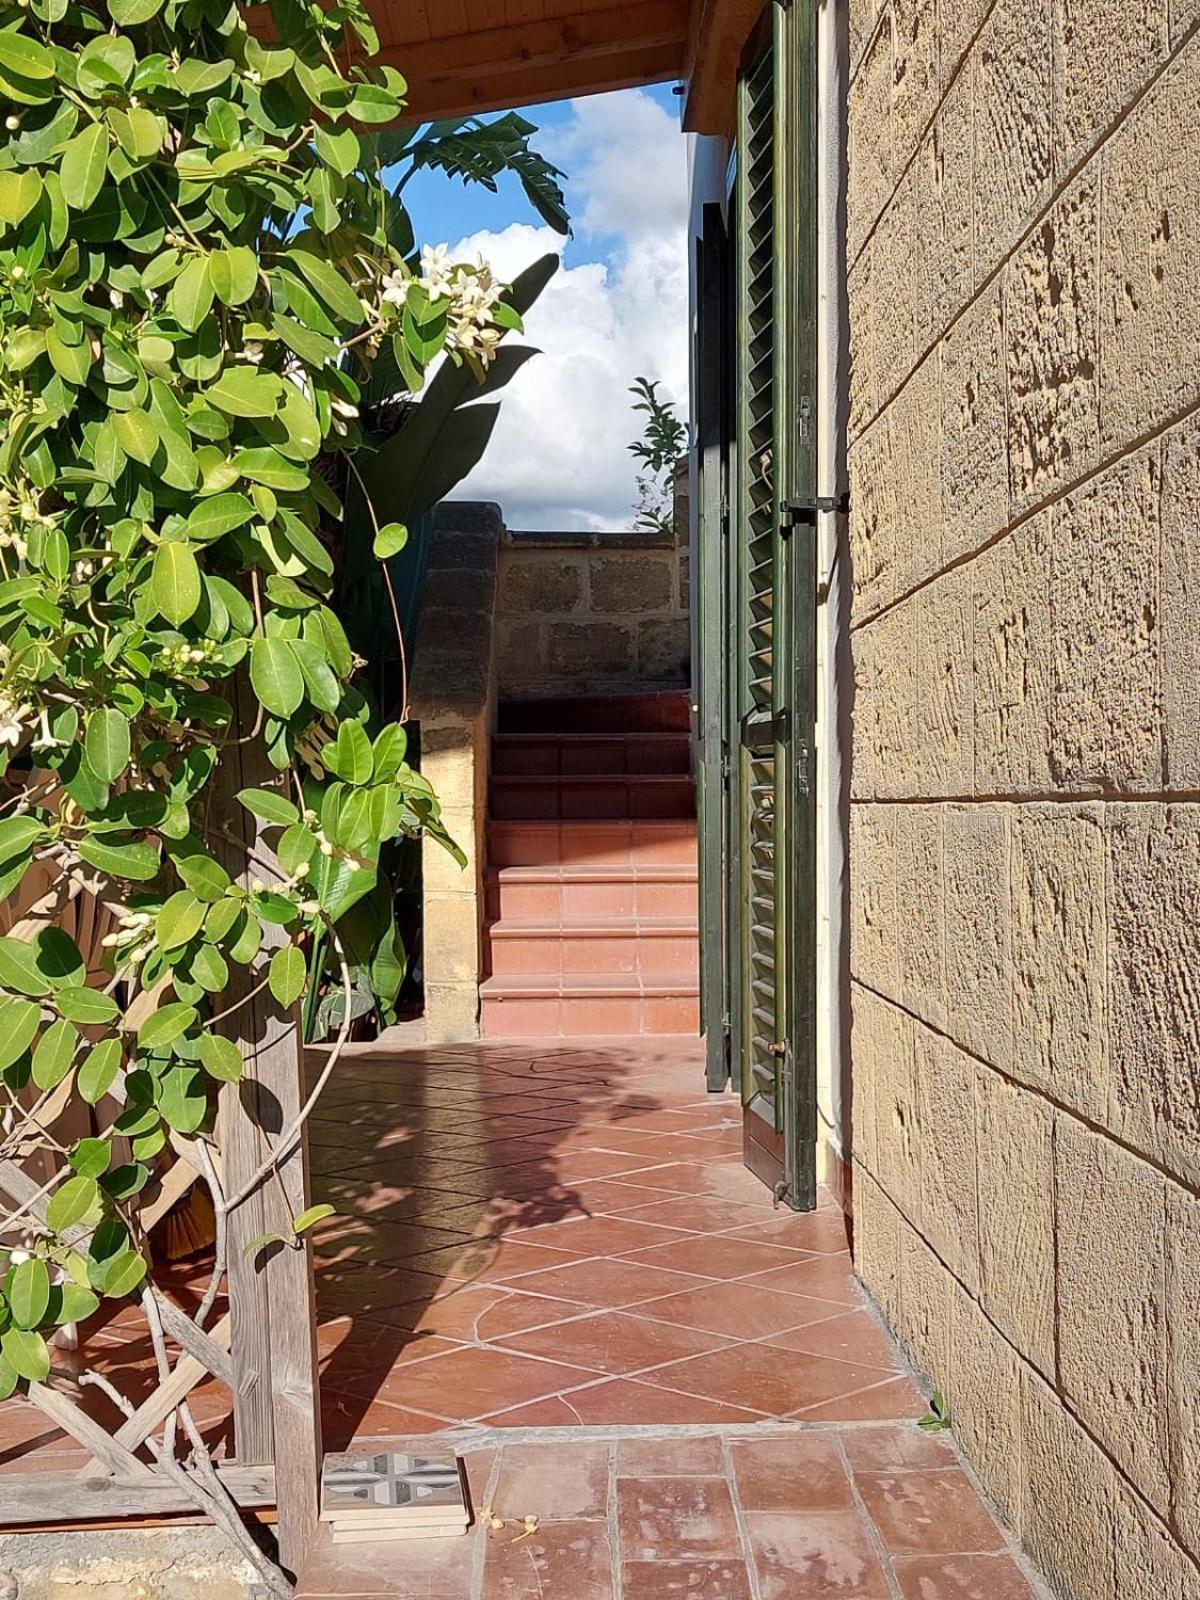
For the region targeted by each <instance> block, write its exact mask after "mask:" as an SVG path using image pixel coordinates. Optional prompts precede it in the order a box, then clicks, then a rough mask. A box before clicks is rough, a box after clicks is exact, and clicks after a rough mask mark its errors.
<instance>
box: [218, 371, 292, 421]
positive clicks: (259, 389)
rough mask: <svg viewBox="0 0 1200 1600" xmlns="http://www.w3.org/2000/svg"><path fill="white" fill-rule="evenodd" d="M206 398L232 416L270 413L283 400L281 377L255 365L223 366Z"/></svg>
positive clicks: (252, 415) (264, 415)
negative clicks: (261, 370)
mask: <svg viewBox="0 0 1200 1600" xmlns="http://www.w3.org/2000/svg"><path fill="white" fill-rule="evenodd" d="M205 398H206V399H207V400H208V402H209V404H210V405H214V406H216V407H217V409H218V410H220V411H224V412H226V413H228V415H229V416H231V417H273V416H274V415H275V413H276V411H278V410H279V407H280V405H281V403H282V401H283V379H282V378H280V377H277V376H276V374H275V373H273V372H259V371H258V370H257V369H256V368H254V367H226V369H225V371H224V372H223V373H222V374H221V376H220V377H219V378H218V379H217V381H216V383H214V384H213V385H212V386H211V387H210V388H208V389H207V390H205Z"/></svg>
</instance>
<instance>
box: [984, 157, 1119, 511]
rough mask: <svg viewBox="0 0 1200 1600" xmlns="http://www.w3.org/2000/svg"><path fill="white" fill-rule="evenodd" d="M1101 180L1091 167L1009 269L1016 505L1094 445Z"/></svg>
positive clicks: (1063, 478) (1084, 460)
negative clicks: (1099, 195) (1097, 263)
mask: <svg viewBox="0 0 1200 1600" xmlns="http://www.w3.org/2000/svg"><path fill="white" fill-rule="evenodd" d="M1098 238H1099V199H1098V192H1097V182H1096V178H1095V175H1094V173H1093V172H1092V169H1089V171H1088V172H1087V173H1085V174H1084V176H1083V177H1082V178H1080V179H1079V180H1078V181H1077V182H1076V183H1073V184H1072V185H1071V187H1070V188H1069V189H1068V190H1067V192H1066V194H1064V195H1063V196H1062V198H1061V199H1060V200H1059V201H1058V203H1057V205H1055V206H1054V208H1053V210H1052V211H1051V212H1050V213H1049V215H1048V216H1047V217H1046V218H1045V219H1044V221H1043V222H1042V224H1041V226H1040V227H1038V228H1037V229H1035V231H1034V233H1033V234H1032V235H1031V237H1030V238H1029V240H1028V241H1027V242H1026V243H1025V244H1024V245H1023V246H1022V248H1021V249H1020V250H1018V251H1017V253H1016V255H1015V256H1014V257H1013V259H1012V261H1011V262H1009V265H1008V269H1007V271H1006V273H1005V280H1006V290H1005V318H1006V323H1007V328H1008V352H1007V365H1008V461H1009V476H1010V482H1011V490H1012V511H1013V514H1014V515H1015V514H1018V513H1020V512H1022V511H1024V510H1026V509H1027V508H1028V507H1029V506H1031V505H1033V504H1034V503H1035V502H1036V501H1038V500H1040V499H1041V498H1042V497H1043V496H1044V495H1045V494H1046V493H1047V492H1048V491H1049V490H1050V489H1052V488H1053V487H1054V486H1055V485H1057V484H1061V483H1069V482H1070V481H1071V480H1072V479H1074V478H1078V477H1081V476H1082V475H1083V473H1084V472H1086V471H1087V470H1088V469H1089V468H1091V467H1092V466H1093V465H1094V464H1095V462H1096V460H1097V458H1098V456H1099V451H1100V416H1099V399H1100V388H1099V376H1098V366H1099V337H1100V326H1099V309H1098V305H1097V283H1096V252H1097V243H1098Z"/></svg>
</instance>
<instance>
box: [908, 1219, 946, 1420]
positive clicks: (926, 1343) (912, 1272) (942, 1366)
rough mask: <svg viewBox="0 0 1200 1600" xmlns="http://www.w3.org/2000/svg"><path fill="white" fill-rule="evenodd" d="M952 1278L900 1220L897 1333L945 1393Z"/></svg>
mask: <svg viewBox="0 0 1200 1600" xmlns="http://www.w3.org/2000/svg"><path fill="white" fill-rule="evenodd" d="M953 1283H954V1279H953V1278H952V1277H951V1275H950V1274H949V1272H947V1271H946V1268H945V1266H944V1265H943V1263H942V1262H940V1261H939V1260H938V1258H937V1256H936V1255H934V1253H933V1251H932V1250H931V1249H930V1248H929V1246H928V1245H927V1244H926V1243H925V1241H924V1239H922V1237H921V1235H920V1234H919V1233H918V1232H917V1231H916V1229H915V1228H912V1227H910V1226H909V1225H908V1223H907V1222H906V1221H905V1219H904V1217H903V1216H902V1217H901V1219H900V1323H899V1327H898V1329H897V1332H898V1333H899V1335H900V1340H901V1342H902V1344H903V1345H904V1346H905V1348H906V1349H907V1350H908V1352H909V1354H910V1356H911V1357H912V1361H913V1365H914V1366H915V1367H916V1368H917V1371H918V1372H920V1373H921V1375H922V1376H923V1377H924V1378H925V1379H926V1381H927V1382H928V1384H929V1387H930V1388H931V1389H940V1390H942V1392H943V1393H945V1389H946V1383H947V1379H948V1377H949V1375H950V1370H951V1364H952V1361H953V1354H952V1348H951V1323H950V1293H951V1288H952V1286H953Z"/></svg>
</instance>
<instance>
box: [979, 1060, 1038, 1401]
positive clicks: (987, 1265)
mask: <svg viewBox="0 0 1200 1600" xmlns="http://www.w3.org/2000/svg"><path fill="white" fill-rule="evenodd" d="M975 1128H976V1140H975V1142H976V1151H977V1159H978V1168H979V1255H980V1290H981V1298H982V1300H983V1304H984V1306H985V1307H986V1309H987V1312H988V1315H989V1316H990V1317H991V1319H992V1321H993V1322H994V1323H995V1324H996V1325H997V1327H999V1328H1000V1329H1001V1331H1002V1332H1004V1333H1005V1334H1007V1335H1008V1337H1009V1339H1011V1340H1012V1342H1013V1344H1014V1345H1016V1347H1017V1349H1018V1350H1020V1352H1021V1353H1022V1355H1023V1356H1025V1358H1026V1359H1027V1360H1029V1361H1032V1362H1033V1364H1034V1366H1036V1367H1037V1368H1038V1369H1039V1371H1041V1372H1042V1373H1043V1375H1044V1376H1045V1377H1047V1378H1048V1379H1051V1380H1052V1379H1053V1377H1054V1143H1053V1121H1052V1117H1051V1113H1050V1110H1049V1108H1048V1106H1047V1105H1046V1103H1045V1101H1044V1100H1040V1099H1038V1097H1037V1096H1036V1095H1032V1094H1027V1093H1026V1092H1025V1091H1024V1090H1023V1089H1018V1088H1016V1087H1014V1086H1013V1085H1012V1084H1009V1083H1006V1082H1005V1081H1004V1079H1003V1078H1001V1077H999V1076H998V1074H996V1073H994V1072H989V1071H988V1070H987V1069H986V1068H982V1067H981V1068H980V1070H979V1073H978V1075H977V1077H976V1080H975Z"/></svg>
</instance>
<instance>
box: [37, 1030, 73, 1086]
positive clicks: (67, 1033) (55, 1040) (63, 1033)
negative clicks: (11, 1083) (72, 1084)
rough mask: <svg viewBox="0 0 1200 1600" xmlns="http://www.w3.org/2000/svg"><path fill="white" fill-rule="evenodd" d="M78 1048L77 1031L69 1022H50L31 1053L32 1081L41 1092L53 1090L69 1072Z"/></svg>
mask: <svg viewBox="0 0 1200 1600" xmlns="http://www.w3.org/2000/svg"><path fill="white" fill-rule="evenodd" d="M78 1048H79V1030H78V1029H77V1028H76V1027H75V1025H74V1023H71V1022H52V1023H51V1024H50V1026H49V1027H48V1028H47V1029H46V1031H45V1033H43V1035H42V1037H41V1038H40V1039H39V1040H38V1042H37V1047H36V1049H35V1050H34V1052H33V1081H34V1083H35V1084H36V1085H37V1086H38V1088H39V1089H41V1090H42V1092H43V1093H45V1091H46V1090H47V1089H53V1088H54V1087H55V1085H56V1084H59V1083H61V1082H62V1080H63V1079H64V1078H65V1077H66V1075H67V1073H68V1072H70V1070H71V1063H72V1062H73V1061H74V1060H75V1052H76V1050H77V1049H78Z"/></svg>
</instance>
